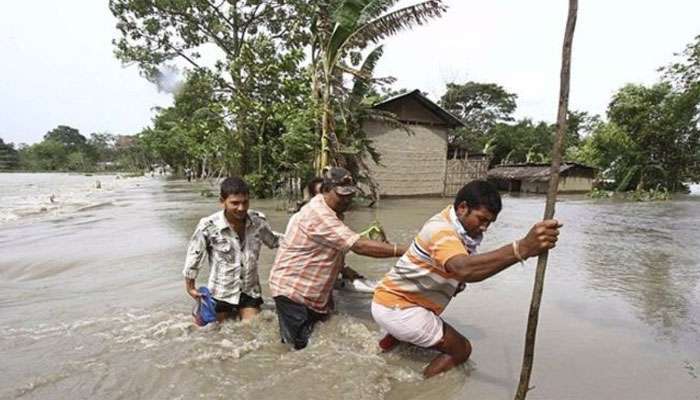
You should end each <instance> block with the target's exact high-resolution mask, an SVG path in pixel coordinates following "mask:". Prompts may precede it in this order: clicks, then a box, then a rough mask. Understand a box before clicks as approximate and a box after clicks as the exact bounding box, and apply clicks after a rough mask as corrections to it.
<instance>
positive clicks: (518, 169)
mask: <svg viewBox="0 0 700 400" xmlns="http://www.w3.org/2000/svg"><path fill="white" fill-rule="evenodd" d="M550 168H551V165H550V164H512V165H499V166H497V167H495V168H492V169H490V170H489V172H488V177H489V178H495V179H515V180H524V181H530V182H534V181H547V180H549V170H550ZM571 168H583V169H590V170H595V168H593V167H589V166H587V165H583V164H578V163H562V164H561V166H560V167H559V174H563V173H564V172H565V171H567V170H569V169H571Z"/></svg>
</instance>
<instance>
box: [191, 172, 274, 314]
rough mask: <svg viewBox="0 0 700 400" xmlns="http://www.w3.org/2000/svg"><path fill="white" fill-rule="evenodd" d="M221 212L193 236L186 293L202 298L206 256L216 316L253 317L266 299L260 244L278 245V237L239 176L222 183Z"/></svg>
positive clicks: (198, 228) (200, 226) (201, 224)
mask: <svg viewBox="0 0 700 400" xmlns="http://www.w3.org/2000/svg"><path fill="white" fill-rule="evenodd" d="M219 201H220V202H221V206H222V208H223V210H222V211H218V212H216V213H214V214H212V215H210V216H208V217H205V218H202V219H201V220H200V221H199V224H198V225H197V229H196V230H195V232H194V234H193V235H192V239H190V243H189V246H188V248H187V258H186V260H185V267H184V269H183V271H182V274H183V275H184V277H185V287H186V290H187V293H188V294H189V295H190V296H192V297H193V298H194V299H195V300H199V298H200V297H201V296H202V295H201V293H200V292H199V291H198V290H197V289H196V288H195V279H196V278H197V275H198V274H199V268H200V265H201V264H202V260H203V259H204V257H205V256H207V258H208V261H209V268H210V272H209V283H208V285H207V286H208V288H209V291H211V295H212V297H213V299H214V303H215V310H216V315H217V320H218V321H222V320H223V319H225V318H227V317H240V318H241V319H244V320H245V319H249V318H252V317H254V316H255V315H257V314H258V313H259V312H260V305H262V303H263V300H262V297H261V293H260V282H259V278H258V256H259V255H260V247H261V244H265V246H267V247H269V248H271V249H272V248H276V247H277V246H278V243H279V239H278V237H279V236H278V235H279V234H277V233H276V232H274V231H273V230H272V228H271V227H270V224H269V223H268V222H267V220H266V219H265V215H263V214H262V213H260V212H257V211H254V210H249V209H248V206H249V205H250V200H249V190H248V185H247V184H246V183H245V182H244V181H243V180H242V179H241V178H238V177H233V178H226V179H225V180H224V181H223V182H222V183H221V196H220V198H219Z"/></svg>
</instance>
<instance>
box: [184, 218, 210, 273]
mask: <svg viewBox="0 0 700 400" xmlns="http://www.w3.org/2000/svg"><path fill="white" fill-rule="evenodd" d="M206 254H207V240H206V237H205V236H204V231H203V229H202V227H201V225H200V226H197V229H196V230H195V231H194V234H192V238H191V239H190V243H189V244H188V245H187V256H186V257H185V268H183V270H182V275H183V276H184V277H185V278H187V279H196V278H197V274H199V266H200V265H201V263H202V259H203V258H204V256H205V255H206Z"/></svg>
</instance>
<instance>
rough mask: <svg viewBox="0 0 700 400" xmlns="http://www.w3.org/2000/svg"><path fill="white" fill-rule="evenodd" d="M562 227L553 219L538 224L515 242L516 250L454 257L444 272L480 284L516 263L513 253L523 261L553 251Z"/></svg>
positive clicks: (516, 258) (510, 247)
mask: <svg viewBox="0 0 700 400" xmlns="http://www.w3.org/2000/svg"><path fill="white" fill-rule="evenodd" d="M561 226H562V225H561V224H560V223H559V222H558V221H557V220H553V219H552V220H546V221H542V222H538V223H537V224H535V225H534V226H533V227H532V228H531V229H530V231H529V232H528V233H527V235H526V236H525V237H524V238H523V239H521V240H518V241H517V249H514V248H513V245H512V244H508V245H505V246H503V247H501V248H499V249H496V250H493V251H489V252H487V253H483V254H476V255H473V256H468V255H458V256H454V257H452V258H450V259H449V260H447V263H445V268H446V269H447V271H448V272H451V273H454V274H456V275H457V276H458V277H459V279H460V280H461V281H463V282H479V281H483V280H484V279H486V278H489V277H491V276H493V275H496V274H497V273H499V272H501V271H503V270H504V269H506V268H508V267H510V266H511V265H513V264H515V263H516V262H518V261H519V259H518V257H517V255H516V250H517V251H518V253H519V254H520V256H521V257H522V258H523V259H526V258H529V257H533V256H536V255H538V254H541V253H543V252H544V251H546V250H549V249H552V248H554V247H555V246H556V243H557V239H558V237H559V228H560V227H561Z"/></svg>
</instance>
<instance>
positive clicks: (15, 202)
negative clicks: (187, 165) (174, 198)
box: [0, 173, 150, 223]
mask: <svg viewBox="0 0 700 400" xmlns="http://www.w3.org/2000/svg"><path fill="white" fill-rule="evenodd" d="M149 179H150V178H146V177H136V178H123V177H122V176H121V175H89V176H86V175H80V174H67V173H2V174H0V187H2V188H3V190H2V193H0V223H5V222H11V221H17V220H20V219H24V218H30V217H46V216H56V215H60V214H63V213H66V212H72V211H78V210H81V209H85V208H89V207H93V206H97V205H100V204H108V203H109V202H110V194H111V193H113V192H115V191H117V190H120V189H122V188H127V187H132V186H136V185H139V184H142V183H144V182H146V181H148V180H149ZM98 186H99V187H98Z"/></svg>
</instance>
